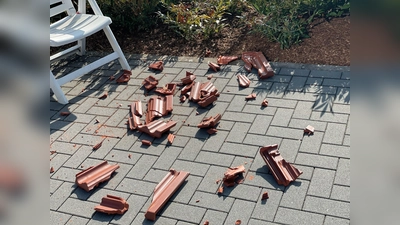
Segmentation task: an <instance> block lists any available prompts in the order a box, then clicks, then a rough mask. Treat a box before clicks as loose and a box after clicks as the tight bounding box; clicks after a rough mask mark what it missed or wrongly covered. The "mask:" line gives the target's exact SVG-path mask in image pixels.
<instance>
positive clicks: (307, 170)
mask: <svg viewBox="0 0 400 225" xmlns="http://www.w3.org/2000/svg"><path fill="white" fill-rule="evenodd" d="M293 165H294V166H295V167H296V168H297V169H299V170H300V171H302V172H303V174H301V176H300V179H302V180H311V177H312V175H313V173H314V167H310V166H302V165H296V164H293Z"/></svg>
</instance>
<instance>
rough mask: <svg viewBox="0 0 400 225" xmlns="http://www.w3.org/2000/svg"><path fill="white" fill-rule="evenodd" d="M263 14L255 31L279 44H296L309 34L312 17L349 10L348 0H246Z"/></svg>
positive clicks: (284, 45) (334, 14) (342, 12)
mask: <svg viewBox="0 0 400 225" xmlns="http://www.w3.org/2000/svg"><path fill="white" fill-rule="evenodd" d="M250 2H251V4H252V5H253V7H254V8H255V9H256V10H257V11H258V12H259V13H261V14H264V15H265V18H264V19H263V20H262V21H259V23H258V24H257V25H256V27H255V31H256V32H260V33H262V34H264V35H266V36H267V37H268V38H269V39H271V40H272V41H276V42H279V43H280V45H281V48H283V49H284V48H288V47H290V46H291V45H293V44H298V43H299V42H301V40H302V39H303V38H307V37H309V35H308V30H307V29H308V28H309V26H310V24H311V22H312V21H313V19H314V18H315V17H323V18H326V19H330V18H332V17H339V16H342V15H344V14H346V13H350V0H250Z"/></svg>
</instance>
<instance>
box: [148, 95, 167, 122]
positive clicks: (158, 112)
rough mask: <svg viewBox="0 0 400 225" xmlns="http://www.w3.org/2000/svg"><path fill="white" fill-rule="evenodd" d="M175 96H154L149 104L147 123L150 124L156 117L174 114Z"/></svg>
mask: <svg viewBox="0 0 400 225" xmlns="http://www.w3.org/2000/svg"><path fill="white" fill-rule="evenodd" d="M172 107H173V96H172V95H166V96H153V97H151V98H150V99H149V101H148V103H147V114H146V123H150V122H151V121H153V120H154V119H155V118H156V117H162V116H166V115H167V114H168V113H170V112H172V109H173V108H172Z"/></svg>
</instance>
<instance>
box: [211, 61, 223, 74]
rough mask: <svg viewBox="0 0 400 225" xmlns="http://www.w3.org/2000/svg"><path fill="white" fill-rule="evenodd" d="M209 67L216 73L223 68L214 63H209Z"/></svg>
mask: <svg viewBox="0 0 400 225" xmlns="http://www.w3.org/2000/svg"><path fill="white" fill-rule="evenodd" d="M208 66H209V67H210V68H211V69H212V70H214V72H217V71H218V70H220V69H221V67H220V66H219V65H218V64H216V63H213V62H208Z"/></svg>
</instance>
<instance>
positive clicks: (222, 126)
mask: <svg viewBox="0 0 400 225" xmlns="http://www.w3.org/2000/svg"><path fill="white" fill-rule="evenodd" d="M234 124H235V122H233V121H227V120H223V119H221V120H220V122H219V124H218V126H217V129H218V130H224V131H230V130H231V129H232V127H233V125H234Z"/></svg>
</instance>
